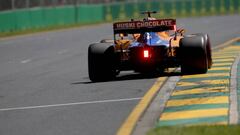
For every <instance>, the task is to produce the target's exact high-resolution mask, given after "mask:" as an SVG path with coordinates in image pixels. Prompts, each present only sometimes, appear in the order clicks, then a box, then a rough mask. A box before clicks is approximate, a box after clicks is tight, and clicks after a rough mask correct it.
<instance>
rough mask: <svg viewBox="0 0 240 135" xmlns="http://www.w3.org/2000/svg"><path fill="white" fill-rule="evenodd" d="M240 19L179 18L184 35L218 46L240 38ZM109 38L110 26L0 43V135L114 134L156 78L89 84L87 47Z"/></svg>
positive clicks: (128, 77)
mask: <svg viewBox="0 0 240 135" xmlns="http://www.w3.org/2000/svg"><path fill="white" fill-rule="evenodd" d="M239 22H240V16H238V15H232V16H218V17H216V16H215V17H201V18H186V19H178V20H177V24H178V26H180V27H184V28H185V29H186V30H187V33H201V32H202V33H208V34H209V35H210V38H211V41H212V45H213V46H216V45H218V44H221V43H223V42H225V41H227V40H229V39H232V38H235V37H238V36H239V35H240V27H239ZM111 35H112V26H111V24H102V25H96V26H87V27H82V28H76V29H69V30H63V31H55V32H47V33H40V34H34V35H27V36H20V37H14V38H9V39H4V40H0V134H1V135H15V134H17V135H33V134H34V135H96V134H97V135H113V134H115V133H116V131H117V130H118V128H119V127H120V126H121V124H122V123H123V122H124V120H125V119H126V117H127V116H128V115H129V113H130V112H131V110H132V109H133V108H134V107H135V106H136V104H137V103H138V102H139V100H140V98H141V97H143V96H144V94H145V93H146V92H147V90H148V89H149V88H150V87H151V86H152V85H153V83H154V82H155V80H156V77H152V78H145V77H142V76H140V75H138V74H133V73H132V72H124V73H122V74H121V75H120V76H119V77H118V78H117V80H115V81H111V82H101V83H91V82H90V80H89V79H88V70H87V48H88V45H89V44H90V43H92V42H98V41H99V40H100V39H102V38H105V37H109V36H111Z"/></svg>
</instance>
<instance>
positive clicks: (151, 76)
mask: <svg viewBox="0 0 240 135" xmlns="http://www.w3.org/2000/svg"><path fill="white" fill-rule="evenodd" d="M182 75H183V74H182V73H181V72H178V71H176V72H164V73H162V74H159V73H150V74H142V73H128V74H126V73H125V74H122V75H120V76H117V77H116V78H115V79H113V80H108V81H99V82H92V81H90V80H89V81H84V82H74V83H71V84H72V85H78V84H91V83H103V82H115V81H129V80H141V79H154V78H158V77H169V76H182Z"/></svg>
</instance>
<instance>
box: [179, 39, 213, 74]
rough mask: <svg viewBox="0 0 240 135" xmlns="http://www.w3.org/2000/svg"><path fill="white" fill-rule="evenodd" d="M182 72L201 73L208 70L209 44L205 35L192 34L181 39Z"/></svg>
mask: <svg viewBox="0 0 240 135" xmlns="http://www.w3.org/2000/svg"><path fill="white" fill-rule="evenodd" d="M180 57H181V58H180V59H181V72H182V74H201V73H206V72H207V70H208V58H207V46H206V40H205V39H204V37H203V36H198V35H190V36H187V37H184V38H182V39H181V40H180Z"/></svg>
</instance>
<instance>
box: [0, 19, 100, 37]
mask: <svg viewBox="0 0 240 135" xmlns="http://www.w3.org/2000/svg"><path fill="white" fill-rule="evenodd" d="M98 24H102V22H94V23H88V24H73V25H62V26H49V27H44V28H38V29H36V28H35V29H26V30H19V31H10V32H0V38H3V37H11V36H18V35H25V34H33V33H40V32H49V31H56V30H64V29H72V28H78V27H83V26H92V25H98Z"/></svg>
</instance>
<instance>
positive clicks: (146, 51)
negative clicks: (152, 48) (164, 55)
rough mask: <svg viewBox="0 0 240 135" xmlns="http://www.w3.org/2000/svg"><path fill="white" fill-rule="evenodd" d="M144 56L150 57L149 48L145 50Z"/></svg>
mask: <svg viewBox="0 0 240 135" xmlns="http://www.w3.org/2000/svg"><path fill="white" fill-rule="evenodd" d="M143 57H144V58H148V57H149V51H148V50H144V51H143Z"/></svg>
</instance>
